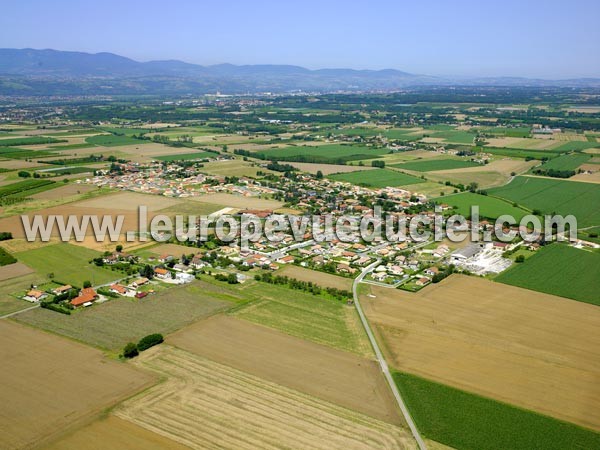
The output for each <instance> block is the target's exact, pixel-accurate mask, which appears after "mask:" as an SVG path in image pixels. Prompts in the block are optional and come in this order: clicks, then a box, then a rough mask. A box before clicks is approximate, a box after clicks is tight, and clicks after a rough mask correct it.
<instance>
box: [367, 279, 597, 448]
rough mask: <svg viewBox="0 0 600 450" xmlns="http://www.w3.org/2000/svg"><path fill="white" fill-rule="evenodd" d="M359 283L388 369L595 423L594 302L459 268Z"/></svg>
mask: <svg viewBox="0 0 600 450" xmlns="http://www.w3.org/2000/svg"><path fill="white" fill-rule="evenodd" d="M363 293H364V295H362V296H361V298H362V304H363V308H364V310H365V313H366V315H367V317H368V318H369V321H370V322H371V324H372V326H373V327H374V328H375V331H376V334H377V335H378V338H379V341H380V343H381V345H382V349H383V351H384V353H385V355H386V357H387V360H388V363H389V364H390V366H391V367H393V368H395V369H396V370H399V371H401V372H405V373H409V374H413V375H417V376H420V377H425V378H427V379H430V380H433V381H437V382H439V383H442V384H445V385H449V386H451V387H454V388H457V389H461V390H464V391H467V392H470V393H474V394H478V395H482V396H485V397H488V398H492V399H495V400H498V401H501V402H505V403H508V404H512V405H515V406H517V407H520V408H525V409H529V410H533V411H536V412H538V413H540V414H544V415H547V416H551V417H554V418H556V419H559V420H564V421H567V422H573V423H575V424H578V425H580V426H583V427H587V428H591V429H594V430H598V431H600V416H598V415H593V414H590V413H589V412H590V411H597V410H598V408H600V389H598V377H600V335H599V334H598V333H597V330H598V327H599V326H600V309H599V308H598V307H597V306H594V305H589V304H585V303H581V302H574V301H572V300H567V299H564V298H561V297H556V296H552V295H548V294H543V293H537V292H533V291H529V290H526V289H521V288H517V287H513V286H507V285H503V284H501V283H495V282H493V281H489V280H486V279H483V278H476V277H468V276H464V275H452V276H450V277H449V278H446V279H445V280H443V281H442V282H440V283H438V284H433V285H430V286H427V287H425V288H424V289H422V290H421V291H419V292H418V293H409V292H404V291H401V290H398V289H386V288H380V287H376V286H368V287H367V286H366V285H365V289H364V291H363ZM369 293H370V294H371V295H373V296H374V297H370V296H369V295H366V294H369ZM556 386H560V389H556ZM549 393H552V395H549ZM489 424H490V425H489V426H492V427H493V422H489ZM490 433H491V431H490ZM431 437H433V436H431Z"/></svg>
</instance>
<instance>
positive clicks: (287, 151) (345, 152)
mask: <svg viewBox="0 0 600 450" xmlns="http://www.w3.org/2000/svg"><path fill="white" fill-rule="evenodd" d="M388 152H389V151H388V150H387V149H385V148H379V149H375V148H370V147H365V146H358V145H340V144H331V145H319V146H302V147H285V148H279V149H272V150H263V151H259V152H256V155H262V157H264V158H265V159H271V160H277V161H294V162H307V163H323V164H345V163H346V162H348V161H356V160H361V159H372V158H377V157H379V156H381V155H384V154H386V153H388Z"/></svg>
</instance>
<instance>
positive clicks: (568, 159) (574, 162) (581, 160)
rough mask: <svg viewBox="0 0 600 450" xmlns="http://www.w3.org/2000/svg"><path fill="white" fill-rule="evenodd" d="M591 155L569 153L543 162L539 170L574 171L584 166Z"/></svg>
mask: <svg viewBox="0 0 600 450" xmlns="http://www.w3.org/2000/svg"><path fill="white" fill-rule="evenodd" d="M591 158H592V155H588V154H587V153H570V154H567V155H560V156H559V157H558V158H554V159H551V160H550V161H547V162H545V163H544V164H542V165H541V166H540V167H539V168H540V169H546V170H551V169H553V170H576V169H577V168H578V167H579V166H580V165H582V164H585V163H586V162H587V161H588V160H589V159H591Z"/></svg>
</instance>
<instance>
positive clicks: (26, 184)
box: [0, 178, 54, 199]
mask: <svg viewBox="0 0 600 450" xmlns="http://www.w3.org/2000/svg"><path fill="white" fill-rule="evenodd" d="M53 184H54V181H51V180H40V179H37V178H36V179H29V180H23V181H17V182H16V183H12V184H8V185H6V186H2V187H0V199H5V198H7V197H14V196H22V197H24V196H27V195H31V194H34V193H36V192H41V191H40V188H48V187H50V186H51V185H53ZM43 190H46V189H43Z"/></svg>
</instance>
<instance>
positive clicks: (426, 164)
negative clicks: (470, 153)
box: [392, 158, 482, 172]
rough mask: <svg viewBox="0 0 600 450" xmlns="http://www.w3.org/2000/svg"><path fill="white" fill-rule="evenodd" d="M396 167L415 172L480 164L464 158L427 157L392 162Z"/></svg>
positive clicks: (478, 165) (479, 165) (477, 165)
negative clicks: (425, 158)
mask: <svg viewBox="0 0 600 450" xmlns="http://www.w3.org/2000/svg"><path fill="white" fill-rule="evenodd" d="M392 167H397V168H398V169H405V170H414V171H416V172H430V171H433V170H452V169H462V168H465V167H482V165H481V164H478V163H475V162H473V161H469V160H466V159H444V158H440V159H428V160H422V161H409V162H406V163H403V164H394V165H393V166H392Z"/></svg>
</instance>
